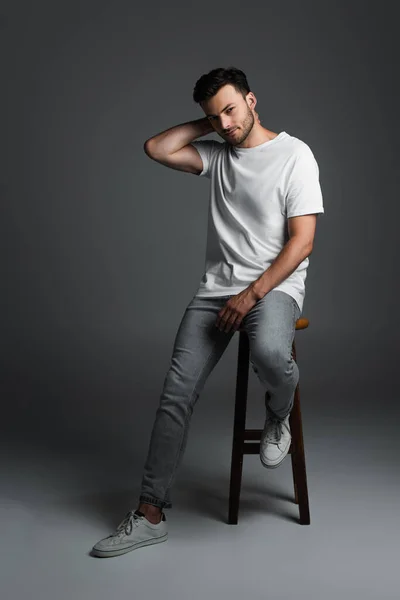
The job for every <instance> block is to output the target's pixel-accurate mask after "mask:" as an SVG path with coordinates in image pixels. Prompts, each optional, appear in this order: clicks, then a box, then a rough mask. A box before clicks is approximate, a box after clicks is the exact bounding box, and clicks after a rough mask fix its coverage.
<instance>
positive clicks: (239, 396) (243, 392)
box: [228, 333, 250, 525]
mask: <svg viewBox="0 0 400 600" xmlns="http://www.w3.org/2000/svg"><path fill="white" fill-rule="evenodd" d="M249 356H250V354H249V341H248V339H247V336H246V335H245V334H244V333H241V334H240V337H239V353H238V369H237V378H236V399H235V416H234V425H233V443H232V459H231V481H230V490H229V516H228V523H229V524H230V525H237V522H238V514H239V500H240V487H241V483H242V470H243V449H244V448H243V447H244V434H245V428H246V408H247V388H248V379H249Z"/></svg>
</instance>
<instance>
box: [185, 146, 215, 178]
mask: <svg viewBox="0 0 400 600" xmlns="http://www.w3.org/2000/svg"><path fill="white" fill-rule="evenodd" d="M191 145H192V146H194V147H195V148H196V150H197V152H198V153H199V154H200V157H201V160H202V161H203V170H202V172H201V173H199V177H202V176H203V175H204V176H205V177H208V179H211V168H212V164H213V159H214V157H215V155H216V154H217V152H218V151H219V150H220V148H221V147H222V145H223V144H222V143H221V142H217V141H216V140H201V141H196V142H191Z"/></svg>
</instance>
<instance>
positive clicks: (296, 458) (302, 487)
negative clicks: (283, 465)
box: [289, 342, 310, 525]
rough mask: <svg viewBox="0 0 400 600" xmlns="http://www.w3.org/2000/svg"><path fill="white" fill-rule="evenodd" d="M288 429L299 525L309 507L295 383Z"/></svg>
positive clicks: (306, 521) (307, 518)
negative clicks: (290, 440) (290, 439)
mask: <svg viewBox="0 0 400 600" xmlns="http://www.w3.org/2000/svg"><path fill="white" fill-rule="evenodd" d="M293 358H294V360H296V347H295V343H294V342H293ZM289 423H290V429H291V433H292V452H291V457H292V472H293V483H294V493H295V502H296V504H298V505H299V512H300V523H301V525H309V524H310V509H309V502H308V488H307V474H306V462H305V454H304V440H303V427H302V419H301V410H300V386H299V384H297V387H296V390H295V393H294V401H293V408H292V410H291V413H290V417H289Z"/></svg>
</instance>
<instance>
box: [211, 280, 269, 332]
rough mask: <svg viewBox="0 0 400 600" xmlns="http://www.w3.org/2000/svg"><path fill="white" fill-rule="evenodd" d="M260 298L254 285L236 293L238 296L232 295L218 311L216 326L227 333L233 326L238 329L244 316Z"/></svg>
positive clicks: (235, 329)
mask: <svg viewBox="0 0 400 600" xmlns="http://www.w3.org/2000/svg"><path fill="white" fill-rule="evenodd" d="M258 300H260V298H259V296H257V294H256V293H255V292H254V289H253V287H252V286H249V287H247V288H246V289H244V290H243V291H242V292H240V293H239V294H236V296H232V298H229V300H228V302H227V303H226V304H225V306H224V307H223V308H222V309H221V310H220V312H219V313H218V318H217V321H216V323H215V326H216V327H218V329H219V330H220V331H225V333H228V332H229V331H230V329H231V327H232V328H233V330H234V331H237V330H238V329H239V327H240V325H241V323H242V320H243V319H244V317H245V316H246V315H247V313H248V312H249V311H250V310H251V309H252V308H253V306H254V305H255V304H256V303H257V301H258Z"/></svg>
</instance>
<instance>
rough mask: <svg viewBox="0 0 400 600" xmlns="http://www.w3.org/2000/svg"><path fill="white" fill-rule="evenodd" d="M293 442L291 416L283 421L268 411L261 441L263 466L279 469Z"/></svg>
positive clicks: (287, 416)
mask: <svg viewBox="0 0 400 600" xmlns="http://www.w3.org/2000/svg"><path fill="white" fill-rule="evenodd" d="M289 414H290V413H289ZM291 440H292V436H291V433H290V426H289V415H286V417H285V418H284V419H283V420H282V419H278V418H277V417H275V416H274V415H272V414H270V413H269V412H268V411H267V418H266V420H265V426H264V430H263V432H262V434H261V440H260V460H261V463H262V465H263V466H264V467H267V469H274V468H275V467H279V465H280V464H281V462H282V461H283V459H284V458H285V456H286V455H287V453H288V452H289V448H290V443H291Z"/></svg>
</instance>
